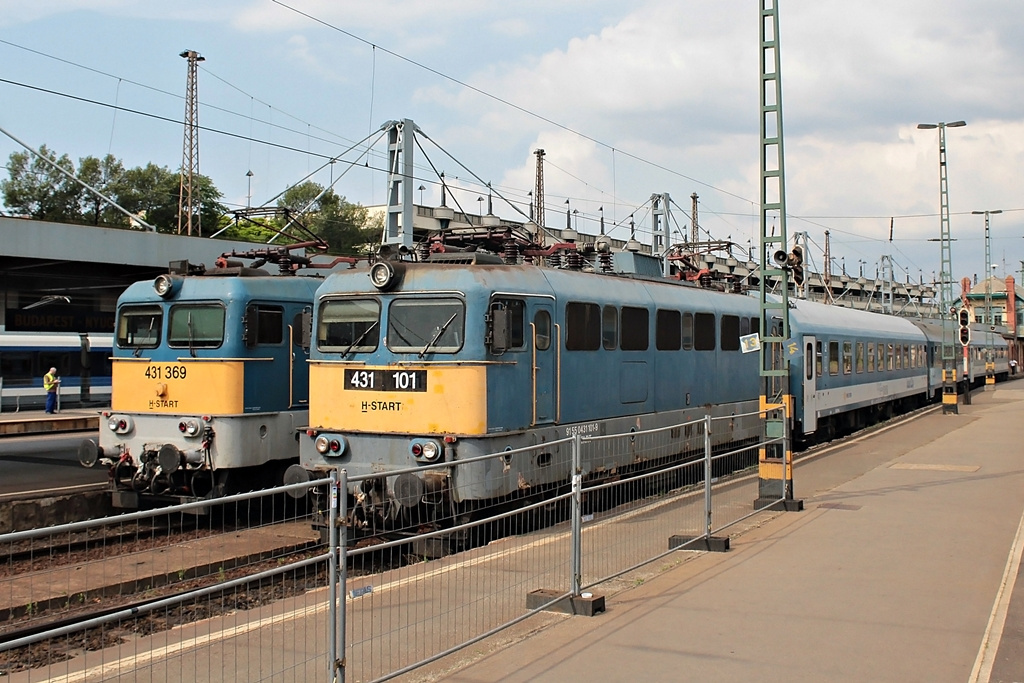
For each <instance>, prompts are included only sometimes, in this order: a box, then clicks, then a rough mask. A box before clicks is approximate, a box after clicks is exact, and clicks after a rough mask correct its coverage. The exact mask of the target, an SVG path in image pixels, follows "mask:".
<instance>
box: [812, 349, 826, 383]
mask: <svg viewBox="0 0 1024 683" xmlns="http://www.w3.org/2000/svg"><path fill="white" fill-rule="evenodd" d="M815 345H816V346H817V347H818V348H817V349H816V350H815V353H814V371H815V372H816V373H817V374H818V377H821V375H822V374H823V373H824V372H825V359H824V357H823V354H822V346H821V342H820V341H819V342H815Z"/></svg>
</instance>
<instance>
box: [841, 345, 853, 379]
mask: <svg viewBox="0 0 1024 683" xmlns="http://www.w3.org/2000/svg"><path fill="white" fill-rule="evenodd" d="M851 372H853V342H848V341H844V342H843V374H844V375H849V374H850V373H851Z"/></svg>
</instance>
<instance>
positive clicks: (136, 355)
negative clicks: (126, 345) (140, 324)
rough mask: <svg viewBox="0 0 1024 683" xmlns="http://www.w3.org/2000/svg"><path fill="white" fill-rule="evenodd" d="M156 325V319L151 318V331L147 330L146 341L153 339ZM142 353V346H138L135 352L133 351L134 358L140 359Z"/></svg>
mask: <svg viewBox="0 0 1024 683" xmlns="http://www.w3.org/2000/svg"><path fill="white" fill-rule="evenodd" d="M154 325H156V317H151V318H150V319H149V329H148V330H146V339H152V338H153V326H154ZM135 336H136V337H138V336H139V335H138V334H137V333H136V335H135ZM141 353H142V347H141V346H136V347H135V350H134V351H132V356H134V357H135V358H138V357H139V355H140V354H141Z"/></svg>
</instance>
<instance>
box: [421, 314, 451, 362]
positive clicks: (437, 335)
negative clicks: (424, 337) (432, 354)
mask: <svg viewBox="0 0 1024 683" xmlns="http://www.w3.org/2000/svg"><path fill="white" fill-rule="evenodd" d="M458 316H459V312H458V311H455V312H454V313H452V317H450V318H448V322H446V323H445V324H444V325H441V327H440V328H439V329H438V330H437V332H435V333H434V336H433V337H432V338H431V339H430V341H428V342H427V345H426V346H424V347H423V350H422V351H420V356H419V357H420V358H423V356H424V355H426V353H427V349H429V348H430V347H431V346H433V345H434V344H435V343H437V340H438V339H440V338H441V335H442V334H444V331H445V330H447V329H448V326H449V325H451V324H452V321H453V320H455V318H457V317H458Z"/></svg>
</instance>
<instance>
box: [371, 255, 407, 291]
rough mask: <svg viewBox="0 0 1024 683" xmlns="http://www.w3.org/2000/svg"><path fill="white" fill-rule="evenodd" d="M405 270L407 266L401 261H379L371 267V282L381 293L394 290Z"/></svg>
mask: <svg viewBox="0 0 1024 683" xmlns="http://www.w3.org/2000/svg"><path fill="white" fill-rule="evenodd" d="M404 270H405V264H404V263H402V262H401V261H377V262H376V263H374V264H373V265H372V266H370V282H372V283H373V286H374V287H376V288H377V289H379V290H381V291H387V290H389V289H393V288H394V287H395V285H397V284H398V281H399V280H400V279H401V277H402V272H403V271H404Z"/></svg>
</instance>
